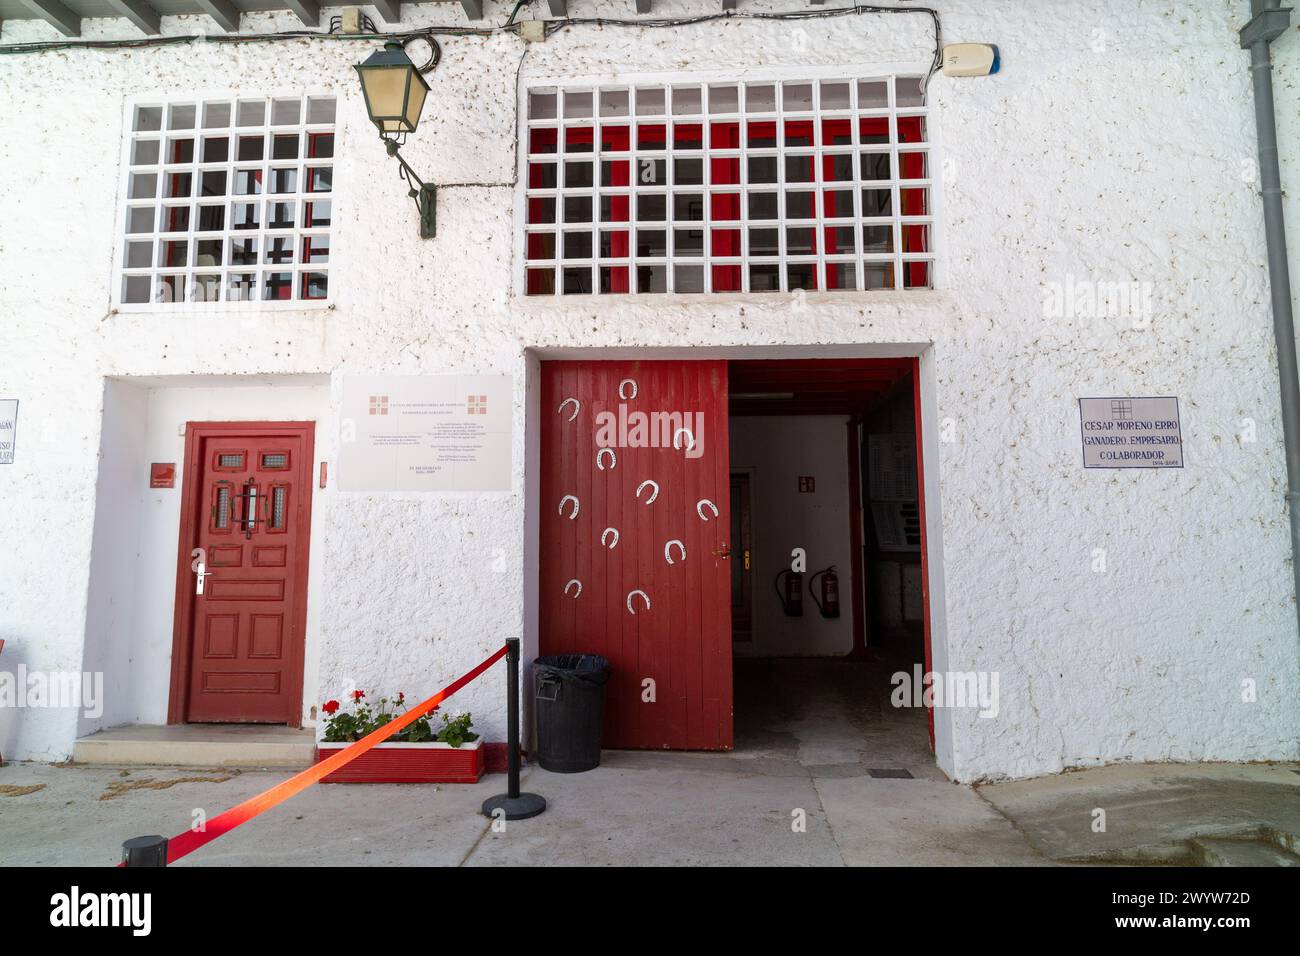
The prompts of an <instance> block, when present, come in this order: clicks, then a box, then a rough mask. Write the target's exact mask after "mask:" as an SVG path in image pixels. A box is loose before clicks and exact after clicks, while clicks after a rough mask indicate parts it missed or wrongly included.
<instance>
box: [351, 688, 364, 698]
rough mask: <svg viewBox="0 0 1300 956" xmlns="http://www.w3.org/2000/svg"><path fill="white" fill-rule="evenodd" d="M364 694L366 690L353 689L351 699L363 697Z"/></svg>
mask: <svg viewBox="0 0 1300 956" xmlns="http://www.w3.org/2000/svg"><path fill="white" fill-rule="evenodd" d="M365 696H366V692H365V691H364V690H354V691H353V692H352V699H353V700H360V699H361V698H362V697H365Z"/></svg>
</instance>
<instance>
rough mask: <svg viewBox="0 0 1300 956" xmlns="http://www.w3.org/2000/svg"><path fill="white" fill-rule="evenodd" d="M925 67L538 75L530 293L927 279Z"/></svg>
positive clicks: (527, 194) (527, 251)
mask: <svg viewBox="0 0 1300 956" xmlns="http://www.w3.org/2000/svg"><path fill="white" fill-rule="evenodd" d="M927 123H928V120H927V115H926V107H925V101H924V95H923V92H922V84H921V82H920V77H917V76H886V77H869V78H859V77H851V78H834V79H817V80H808V79H802V80H769V81H746V82H725V81H712V80H710V81H703V80H701V81H699V82H691V81H689V80H687V79H683V80H682V81H681V82H671V83H657V84H635V85H631V86H623V87H608V86H601V87H599V88H592V87H585V88H568V87H559V88H557V87H535V88H533V89H530V90H529V91H528V94H527V119H526V129H525V130H524V135H525V138H526V142H527V152H526V157H525V159H524V169H523V177H524V183H525V186H524V217H523V218H524V240H523V289H524V292H525V293H526V294H528V295H554V294H592V293H612V294H619V293H631V294H638V293H656V292H676V293H690V292H697V293H705V292H765V291H772V292H776V291H781V292H788V291H792V290H796V289H808V290H827V291H836V290H847V291H853V290H860V291H870V290H878V289H924V288H930V287H931V285H932V283H933V281H934V250H933V244H932V243H933V235H932V233H933V224H934V218H933V207H932V196H931V179H930V176H931V169H932V166H931V161H930V143H929V137H928V130H927Z"/></svg>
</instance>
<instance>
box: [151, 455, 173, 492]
mask: <svg viewBox="0 0 1300 956" xmlns="http://www.w3.org/2000/svg"><path fill="white" fill-rule="evenodd" d="M149 487H150V488H175V487H176V462H174V461H155V462H154V463H153V464H152V465H150V466H149Z"/></svg>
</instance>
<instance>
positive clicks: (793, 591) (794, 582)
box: [772, 568, 803, 617]
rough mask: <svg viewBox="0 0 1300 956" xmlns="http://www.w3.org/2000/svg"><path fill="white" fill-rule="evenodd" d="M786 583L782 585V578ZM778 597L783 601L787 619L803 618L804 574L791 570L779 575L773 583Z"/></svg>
mask: <svg viewBox="0 0 1300 956" xmlns="http://www.w3.org/2000/svg"><path fill="white" fill-rule="evenodd" d="M782 577H784V578H785V583H784V584H782V583H781V578H782ZM772 585H773V587H775V588H776V594H777V597H779V598H780V599H781V608H782V610H784V611H785V613H786V616H787V617H803V572H801V571H791V570H790V569H789V568H786V569H785V570H783V571H781V572H780V573H778V574H777V576H776V580H774V581H773V582H772Z"/></svg>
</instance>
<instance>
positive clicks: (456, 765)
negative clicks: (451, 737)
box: [316, 739, 487, 783]
mask: <svg viewBox="0 0 1300 956" xmlns="http://www.w3.org/2000/svg"><path fill="white" fill-rule="evenodd" d="M350 746H351V744H329V743H318V744H317V745H316V762H317V763H320V762H321V761H322V760H326V759H328V758H329V757H332V756H334V754H336V753H338V752H339V751H340V750H345V749H346V748H348V747H350ZM485 758H486V752H485V751H484V749H483V741H482V739H479V740H475V741H473V742H472V743H467V744H461V745H460V746H459V747H453V746H451V745H450V744H442V743H428V744H405V743H398V744H380V745H379V746H377V747H374V748H373V749H371V750H368V751H366V752H365V753H363V754H362V755H361V756H360V757H358V758H357V759H356V760H353V761H352V762H351V763H349V764H346V765H344V766H343V767H342V768H340V769H338V770H335V771H334V772H333V773H331V774H329V775H328V776H326V777H325V778H324V779H323V780H321V783H478V781H479V778H480V777H482V776H483V771H484V770H485V769H486V764H487V761H486V759H485Z"/></svg>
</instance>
